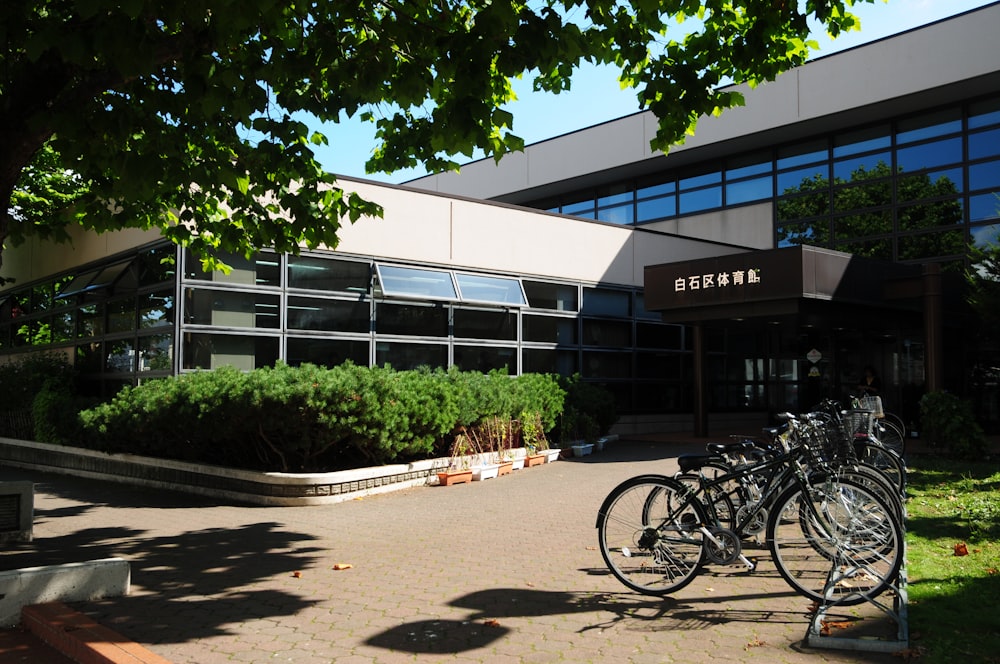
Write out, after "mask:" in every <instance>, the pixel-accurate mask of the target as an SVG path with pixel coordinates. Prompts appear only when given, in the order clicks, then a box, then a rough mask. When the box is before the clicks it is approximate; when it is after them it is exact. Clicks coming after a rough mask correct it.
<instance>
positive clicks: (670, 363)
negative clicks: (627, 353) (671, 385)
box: [635, 352, 684, 380]
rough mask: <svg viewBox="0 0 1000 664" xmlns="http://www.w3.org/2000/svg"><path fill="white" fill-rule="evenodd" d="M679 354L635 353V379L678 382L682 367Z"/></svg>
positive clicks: (681, 359)
mask: <svg viewBox="0 0 1000 664" xmlns="http://www.w3.org/2000/svg"><path fill="white" fill-rule="evenodd" d="M683 357H684V356H683V355H682V354H681V353H666V352H660V353H637V354H636V360H637V361H636V365H635V371H636V378H639V379H653V380H664V379H666V380H679V379H680V378H681V375H682V374H681V370H682V367H683V364H684V363H683Z"/></svg>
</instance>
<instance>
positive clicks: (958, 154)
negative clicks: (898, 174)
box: [896, 137, 962, 172]
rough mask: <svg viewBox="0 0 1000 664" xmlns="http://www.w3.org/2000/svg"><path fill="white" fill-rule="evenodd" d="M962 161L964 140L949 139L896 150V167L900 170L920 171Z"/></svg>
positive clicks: (957, 138)
mask: <svg viewBox="0 0 1000 664" xmlns="http://www.w3.org/2000/svg"><path fill="white" fill-rule="evenodd" d="M961 161H962V139H961V138H959V137H955V138H948V139H945V140H943V141H934V142H933V143H922V144H920V145H914V146H913V147H909V148H900V149H899V150H896V166H897V168H899V170H901V171H904V172H907V171H919V170H921V169H924V168H934V167H935V166H944V165H946V164H955V163H959V162H961Z"/></svg>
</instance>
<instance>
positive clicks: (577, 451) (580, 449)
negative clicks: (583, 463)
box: [573, 443, 594, 457]
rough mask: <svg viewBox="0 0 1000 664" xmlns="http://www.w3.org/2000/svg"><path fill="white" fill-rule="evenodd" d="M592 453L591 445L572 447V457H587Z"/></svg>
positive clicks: (592, 446) (592, 447)
mask: <svg viewBox="0 0 1000 664" xmlns="http://www.w3.org/2000/svg"><path fill="white" fill-rule="evenodd" d="M593 451H594V444H593V443H584V444H583V445H573V456H575V457H582V456H587V455H588V454H590V453H591V452H593Z"/></svg>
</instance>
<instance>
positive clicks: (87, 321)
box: [76, 302, 104, 338]
mask: <svg viewBox="0 0 1000 664" xmlns="http://www.w3.org/2000/svg"><path fill="white" fill-rule="evenodd" d="M76 321H77V323H76V324H77V336H79V337H80V338H87V337H97V336H100V335H102V334H104V304H102V303H100V302H94V303H91V304H85V305H83V306H82V307H80V309H79V311H78V313H77V319H76Z"/></svg>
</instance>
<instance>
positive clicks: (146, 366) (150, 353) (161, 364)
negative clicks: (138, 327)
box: [139, 334, 174, 371]
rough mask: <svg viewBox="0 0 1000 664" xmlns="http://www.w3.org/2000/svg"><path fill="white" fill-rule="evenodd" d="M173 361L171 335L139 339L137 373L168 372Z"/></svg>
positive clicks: (172, 339)
mask: <svg viewBox="0 0 1000 664" xmlns="http://www.w3.org/2000/svg"><path fill="white" fill-rule="evenodd" d="M173 360H174V337H173V335H170V334H154V335H152V336H148V337H139V371H170V370H171V369H173Z"/></svg>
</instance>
